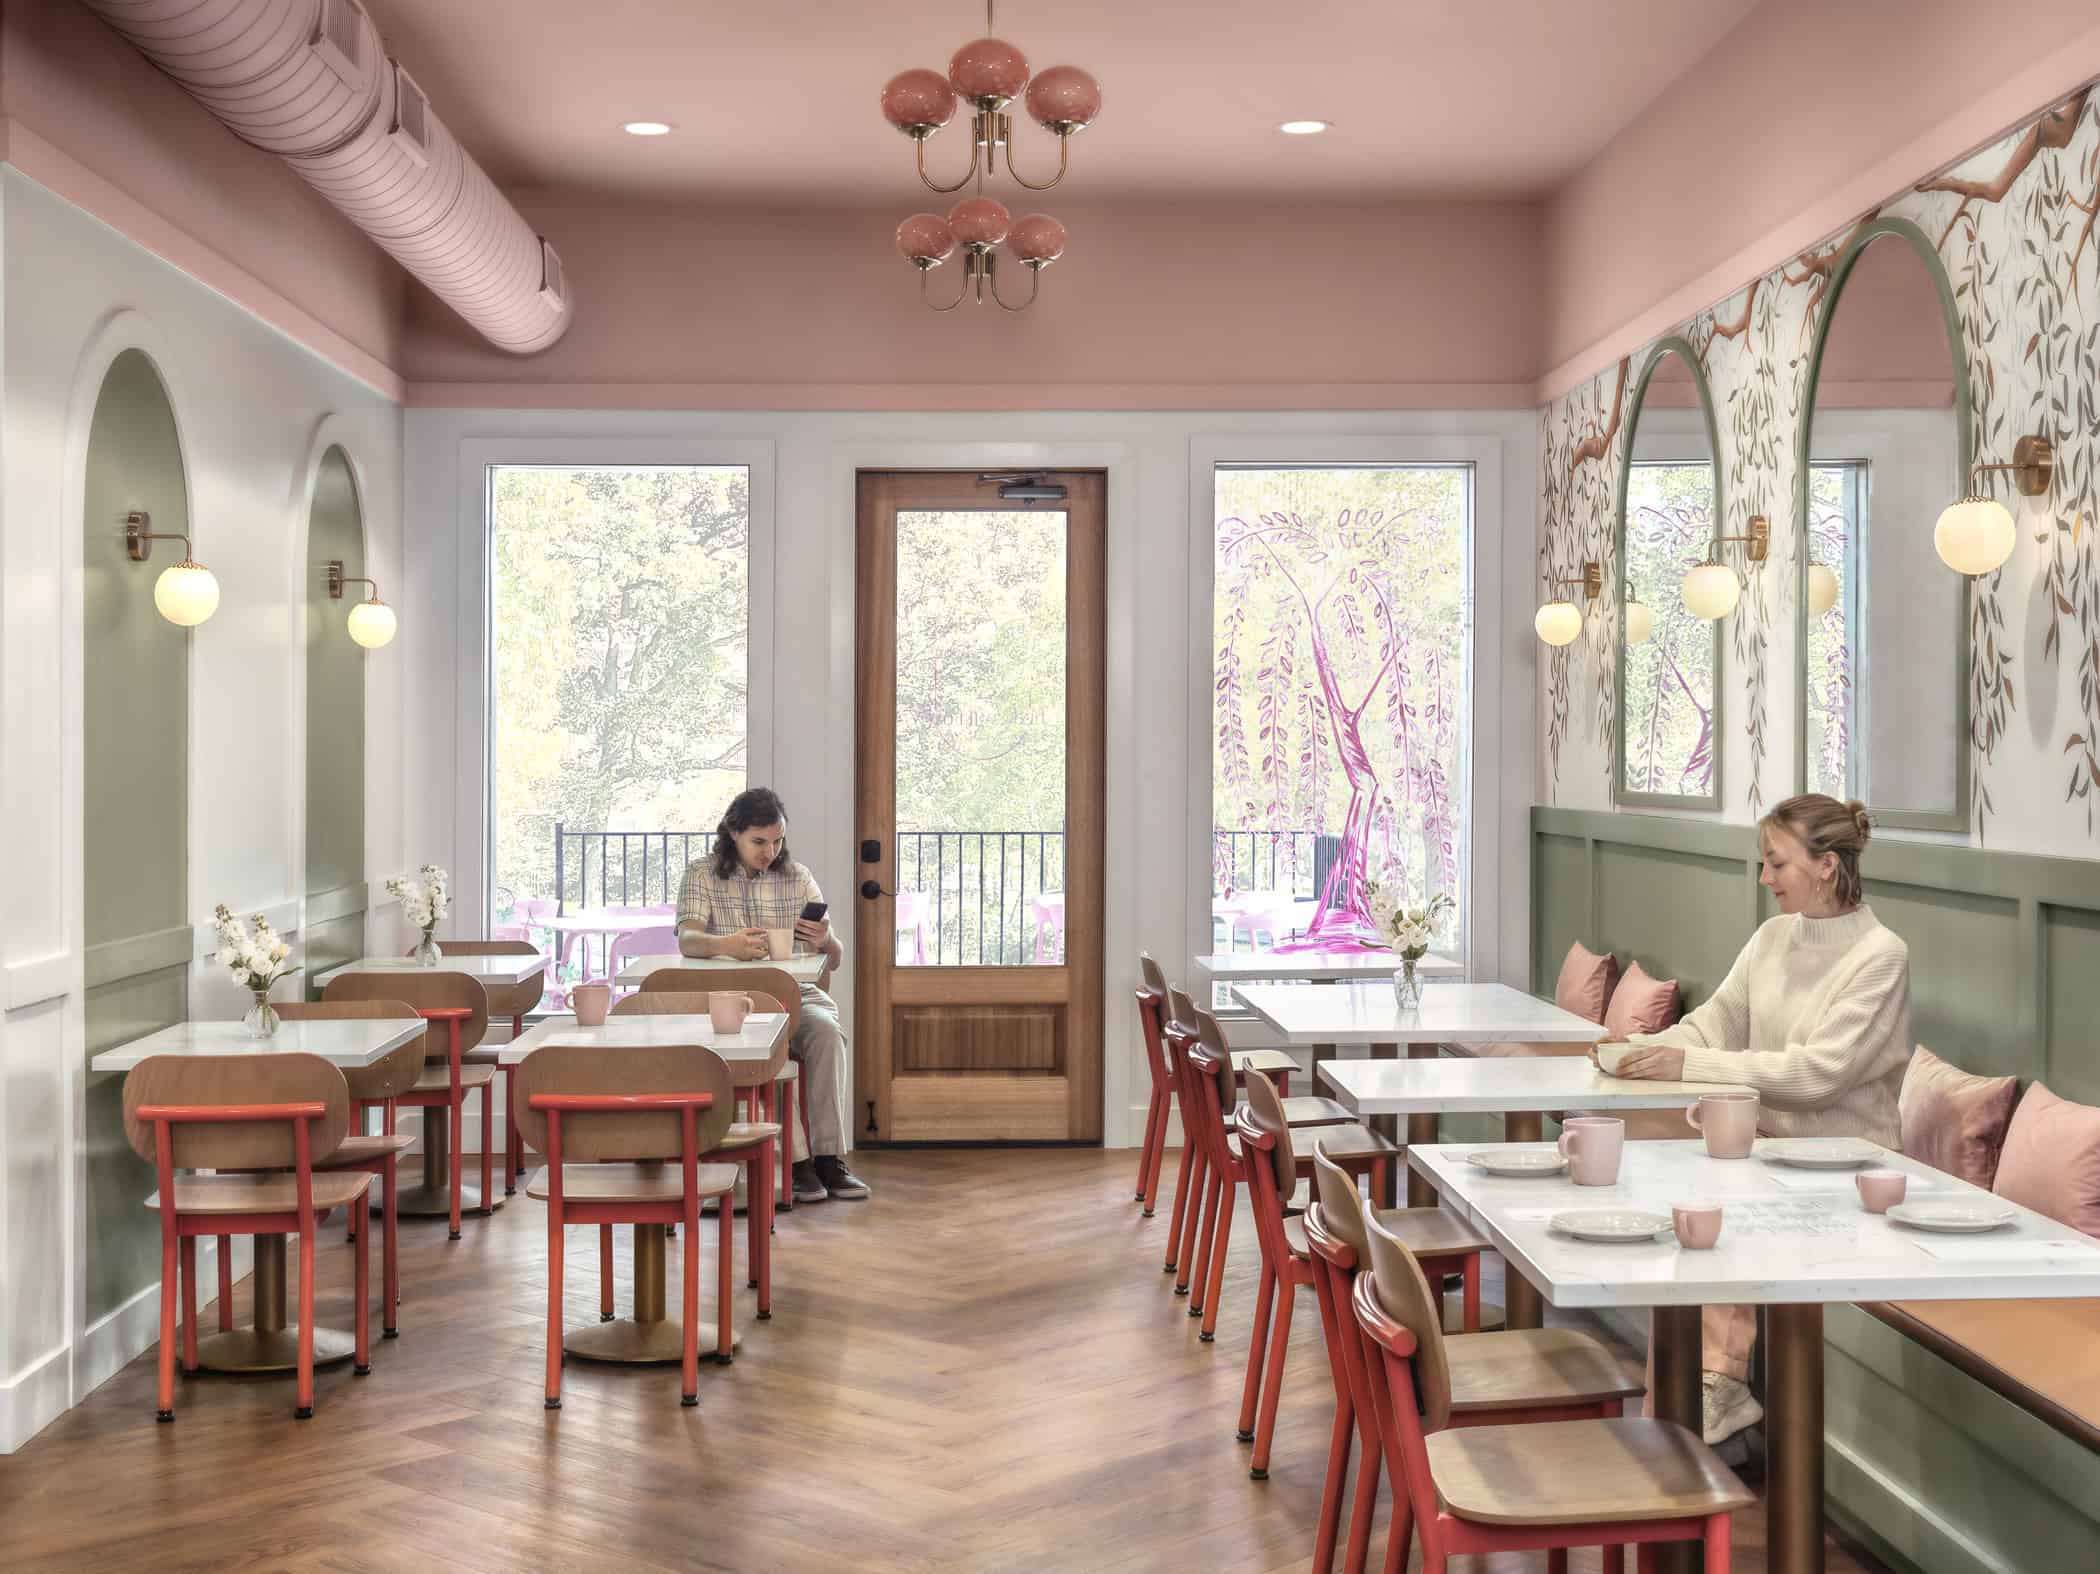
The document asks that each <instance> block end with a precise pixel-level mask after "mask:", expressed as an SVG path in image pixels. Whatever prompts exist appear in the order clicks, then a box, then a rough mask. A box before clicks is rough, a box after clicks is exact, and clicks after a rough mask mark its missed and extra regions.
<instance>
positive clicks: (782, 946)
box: [766, 929, 795, 962]
mask: <svg viewBox="0 0 2100 1574" xmlns="http://www.w3.org/2000/svg"><path fill="white" fill-rule="evenodd" d="M794 954H795V931H794V930H792V929H768V930H767V931H766V955H767V956H769V957H770V958H772V959H773V960H774V961H776V962H785V961H786V960H787V959H788V958H789V957H791V956H793V955H794Z"/></svg>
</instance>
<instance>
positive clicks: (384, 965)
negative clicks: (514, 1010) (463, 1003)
mask: <svg viewBox="0 0 2100 1574" xmlns="http://www.w3.org/2000/svg"><path fill="white" fill-rule="evenodd" d="M444 948H445V942H444V941H442V940H440V941H439V942H438V949H439V950H440V951H444ZM546 965H547V959H546V958H545V957H543V956H454V955H452V954H451V953H450V952H445V954H444V955H442V956H440V957H439V958H438V961H437V965H436V966H434V967H425V966H424V965H423V964H422V963H421V962H418V961H416V960H415V959H414V958H412V957H405V956H361V957H359V958H358V959H357V960H356V961H355V962H345V963H344V964H343V965H342V966H341V967H332V968H330V969H329V970H328V971H327V972H325V973H323V974H321V976H320V977H318V978H316V979H315V980H314V982H315V983H317V984H319V985H320V986H321V987H322V988H323V989H326V988H327V987H328V985H329V984H330V983H331V982H332V981H334V980H335V979H337V978H340V977H342V975H343V974H345V973H465V974H466V975H467V976H468V977H469V978H478V979H480V980H481V981H482V982H483V983H484V984H522V983H524V982H525V980H526V979H528V978H531V977H532V976H533V975H534V974H536V973H538V972H540V971H541V969H543V968H545V967H546Z"/></svg>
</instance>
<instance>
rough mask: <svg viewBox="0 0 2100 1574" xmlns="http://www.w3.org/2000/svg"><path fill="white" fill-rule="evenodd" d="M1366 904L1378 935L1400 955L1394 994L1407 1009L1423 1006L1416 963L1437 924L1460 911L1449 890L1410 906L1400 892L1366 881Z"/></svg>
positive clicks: (1373, 881)
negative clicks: (1416, 905)
mask: <svg viewBox="0 0 2100 1574" xmlns="http://www.w3.org/2000/svg"><path fill="white" fill-rule="evenodd" d="M1364 905H1365V906H1366V907H1367V908H1368V909H1369V910H1370V914H1371V923H1372V925H1373V926H1374V927H1375V928H1376V929H1377V931H1378V938H1379V939H1381V940H1383V941H1384V942H1385V943H1386V944H1387V945H1388V946H1389V947H1391V948H1392V949H1393V950H1394V951H1396V952H1398V953H1399V955H1400V968H1399V970H1398V971H1397V972H1395V973H1394V974H1393V993H1394V996H1395V998H1397V999H1398V1000H1399V1002H1400V1004H1401V1006H1402V1007H1403V1008H1407V1007H1411V1006H1416V1005H1420V1004H1421V1001H1422V983H1421V980H1420V979H1419V978H1418V977H1417V976H1416V974H1415V964H1416V963H1417V962H1419V961H1421V960H1422V958H1423V957H1425V956H1427V955H1428V954H1429V947H1430V946H1431V945H1432V944H1433V943H1434V942H1435V940H1436V931H1437V926H1438V925H1439V924H1440V923H1442V922H1443V920H1444V918H1445V917H1446V916H1447V915H1448V914H1450V913H1452V912H1454V911H1456V910H1457V907H1458V903H1457V902H1456V901H1455V900H1454V899H1453V898H1452V895H1451V893H1450V892H1449V891H1438V892H1437V893H1436V894H1435V895H1434V896H1432V897H1430V898H1429V900H1428V901H1426V902H1424V903H1422V904H1421V905H1420V906H1418V907H1409V906H1408V905H1407V904H1406V902H1405V901H1404V900H1403V899H1402V897H1401V894H1400V892H1399V891H1397V890H1394V889H1392V888H1390V887H1387V886H1384V885H1381V884H1380V883H1379V882H1378V881H1376V880H1366V881H1365V882H1364Z"/></svg>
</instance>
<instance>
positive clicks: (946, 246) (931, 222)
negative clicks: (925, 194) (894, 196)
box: [897, 213, 955, 273]
mask: <svg viewBox="0 0 2100 1574" xmlns="http://www.w3.org/2000/svg"><path fill="white" fill-rule="evenodd" d="M897 250H898V251H900V252H902V253H903V254H904V259H905V261H907V262H909V263H910V264H911V265H912V266H913V267H914V268H917V269H918V270H919V271H920V272H921V273H923V272H925V271H926V270H927V269H928V268H938V267H939V266H940V265H941V264H942V263H943V262H945V261H946V260H947V258H948V254H949V253H950V252H952V251H954V250H955V232H954V231H953V230H951V229H949V228H948V221H947V220H946V219H944V218H942V217H941V216H940V215H939V214H938V213H914V214H913V215H912V216H911V217H910V218H908V219H906V220H905V221H904V222H903V223H902V224H900V225H898V226H897Z"/></svg>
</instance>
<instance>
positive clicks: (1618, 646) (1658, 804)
mask: <svg viewBox="0 0 2100 1574" xmlns="http://www.w3.org/2000/svg"><path fill="white" fill-rule="evenodd" d="M1672 355H1675V356H1679V357H1681V358H1682V359H1683V361H1684V364H1685V367H1686V369H1687V370H1689V371H1690V372H1691V374H1692V386H1693V387H1694V388H1696V389H1697V390H1698V391H1699V409H1700V413H1701V414H1702V415H1703V416H1704V417H1705V420H1706V451H1707V452H1708V453H1709V454H1711V455H1712V456H1713V459H1712V464H1713V472H1714V531H1715V534H1716V535H1718V534H1720V533H1721V532H1722V531H1723V530H1725V529H1726V528H1727V524H1726V521H1727V518H1728V499H1727V493H1726V487H1727V482H1726V478H1725V477H1724V476H1723V474H1722V470H1721V429H1720V424H1719V422H1718V421H1717V420H1716V419H1715V417H1714V393H1713V389H1712V387H1711V386H1709V385H1708V383H1707V381H1706V368H1705V367H1704V366H1702V365H1700V363H1699V352H1698V351H1696V350H1694V349H1693V348H1692V346H1691V343H1690V341H1689V340H1686V339H1684V338H1682V337H1680V336H1678V335H1676V334H1671V335H1668V336H1667V337H1665V338H1661V339H1658V340H1656V341H1655V344H1654V347H1653V348H1652V349H1651V350H1650V351H1649V353H1648V359H1647V360H1646V361H1645V362H1644V363H1643V364H1642V366H1641V370H1640V375H1639V377H1638V378H1636V379H1635V381H1634V385H1633V392H1632V394H1631V396H1630V397H1629V399H1628V401H1627V406H1626V441H1625V443H1624V445H1623V451H1622V452H1621V454H1620V455H1619V473H1618V488H1619V491H1618V496H1617V497H1615V498H1614V499H1613V500H1612V512H1613V516H1614V522H1613V526H1612V554H1613V559H1614V568H1615V572H1614V575H1613V577H1614V578H1615V579H1616V580H1617V582H1618V583H1617V588H1616V592H1615V600H1616V618H1615V620H1614V622H1613V625H1612V662H1613V668H1612V671H1613V678H1612V705H1613V706H1614V707H1615V709H1616V710H1617V712H1618V719H1617V723H1616V725H1614V726H1613V728H1612V762H1611V791H1612V802H1614V803H1617V804H1625V805H1638V806H1643V807H1649V808H1671V809H1718V808H1720V807H1721V743H1722V720H1723V718H1722V696H1723V695H1724V694H1725V693H1726V692H1727V688H1728V685H1727V683H1726V682H1725V681H1724V676H1725V675H1724V673H1723V670H1722V657H1723V654H1724V652H1723V646H1722V643H1721V625H1720V624H1719V623H1718V622H1717V623H1715V624H1714V693H1713V707H1714V710H1713V715H1714V721H1713V751H1714V790H1713V791H1712V792H1710V793H1667V792H1628V791H1627V790H1626V787H1625V782H1626V641H1625V640H1624V638H1622V637H1621V635H1622V632H1623V630H1624V629H1625V627H1626V492H1627V488H1628V487H1629V486H1631V485H1632V482H1633V440H1634V435H1635V433H1636V431H1637V430H1638V428H1639V426H1640V419H1641V407H1642V405H1643V404H1645V403H1646V401H1647V398H1648V384H1649V382H1650V381H1651V380H1652V379H1653V378H1654V376H1655V373H1656V371H1657V369H1658V368H1659V367H1661V365H1662V363H1663V362H1664V360H1665V359H1667V358H1668V357H1670V356H1672Z"/></svg>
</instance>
